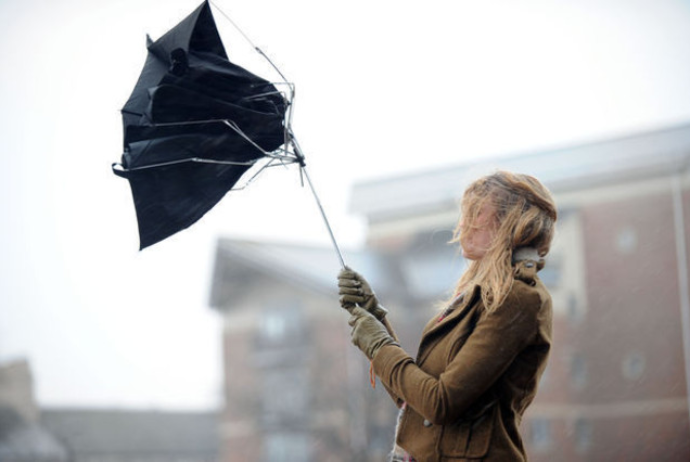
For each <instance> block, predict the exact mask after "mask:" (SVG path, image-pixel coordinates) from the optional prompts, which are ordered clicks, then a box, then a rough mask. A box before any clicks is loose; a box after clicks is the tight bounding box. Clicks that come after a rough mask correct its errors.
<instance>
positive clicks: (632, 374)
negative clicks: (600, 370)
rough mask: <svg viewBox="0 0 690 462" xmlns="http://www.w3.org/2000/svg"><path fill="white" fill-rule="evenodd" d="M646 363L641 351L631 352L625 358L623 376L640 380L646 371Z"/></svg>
mask: <svg viewBox="0 0 690 462" xmlns="http://www.w3.org/2000/svg"><path fill="white" fill-rule="evenodd" d="M645 365H646V361H645V358H644V356H643V355H642V354H641V353H639V352H637V351H633V352H630V353H628V354H627V355H626V356H625V358H623V364H622V369H623V376H624V377H625V378H626V379H628V380H638V379H639V378H640V377H642V374H643V373H644V369H645Z"/></svg>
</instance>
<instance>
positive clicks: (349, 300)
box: [338, 294, 364, 306]
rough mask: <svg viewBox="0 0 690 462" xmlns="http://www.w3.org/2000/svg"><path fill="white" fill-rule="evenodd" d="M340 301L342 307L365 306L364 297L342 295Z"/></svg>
mask: <svg viewBox="0 0 690 462" xmlns="http://www.w3.org/2000/svg"><path fill="white" fill-rule="evenodd" d="M338 301H339V302H340V305H341V306H343V305H363V304H364V298H363V297H358V296H356V295H347V294H344V295H341V296H340V297H339V298H338Z"/></svg>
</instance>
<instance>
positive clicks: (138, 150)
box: [113, 1, 345, 266]
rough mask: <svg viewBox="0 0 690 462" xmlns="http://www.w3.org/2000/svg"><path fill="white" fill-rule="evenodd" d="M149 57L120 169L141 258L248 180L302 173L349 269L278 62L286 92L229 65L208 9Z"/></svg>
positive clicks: (132, 102)
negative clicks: (280, 170)
mask: <svg viewBox="0 0 690 462" xmlns="http://www.w3.org/2000/svg"><path fill="white" fill-rule="evenodd" d="M228 19H229V18H228ZM231 22H232V21H231ZM233 25H234V23H233ZM235 27H236V26H235ZM240 32H241V31H240ZM243 35H244V34H243ZM245 38H246V35H245ZM247 40H248V39H247ZM250 43H251V42H250ZM147 48H148V56H147V59H146V63H145V64H144V68H143V70H142V72H141V75H140V77H139V80H138V82H137V83H136V85H135V87H134V90H133V92H132V94H131V96H130V97H129V99H128V100H127V102H126V103H125V105H124V107H123V108H122V119H123V125H124V127H123V128H124V152H123V154H122V159H121V162H120V163H115V164H113V172H114V173H115V174H116V175H118V176H120V177H123V178H126V179H127V180H129V184H130V187H131V190H132V197H133V199H134V205H135V209H136V215H137V222H138V226H139V239H140V249H144V248H146V247H148V246H151V245H153V244H155V243H157V242H160V241H162V240H163V239H166V238H167V237H169V236H172V235H173V234H175V233H177V232H179V231H181V230H183V229H186V228H188V227H189V226H191V225H192V224H194V223H195V222H196V221H198V220H199V219H200V218H201V217H202V216H203V215H204V214H205V213H206V212H208V211H209V210H210V209H211V208H212V207H213V206H215V205H216V204H217V203H218V202H219V201H220V200H221V199H222V198H223V196H224V195H225V194H226V193H227V192H228V191H230V190H232V189H234V188H236V185H237V184H238V182H239V181H240V179H243V181H244V177H246V176H249V177H250V178H249V180H247V183H248V182H250V181H251V180H252V179H253V178H254V177H256V176H257V175H258V174H260V173H261V172H262V171H263V170H264V169H266V168H269V167H273V166H277V165H288V164H298V165H299V168H300V172H301V173H302V174H303V175H304V177H305V178H306V179H307V183H308V184H309V187H310V188H311V190H312V192H313V194H314V197H315V199H316V203H317V205H318V207H319V211H320V212H321V215H322V216H323V219H324V222H325V224H326V227H327V229H328V232H329V234H330V238H331V241H332V243H333V246H334V248H335V250H336V252H337V254H338V258H339V259H340V263H341V265H342V266H345V262H344V260H343V257H342V254H341V252H340V249H339V248H338V245H337V243H336V241H335V238H334V236H333V232H332V230H331V227H330V225H329V223H328V219H327V218H326V215H325V213H324V211H323V208H322V206H321V203H320V201H319V198H318V196H317V194H316V192H315V190H314V187H313V185H312V182H311V179H310V178H309V175H308V173H307V171H306V166H305V161H304V155H303V154H302V152H301V150H300V148H299V144H298V143H297V140H296V139H295V137H294V135H293V133H292V129H291V115H292V114H291V109H292V102H293V96H294V87H293V85H292V84H291V83H289V82H288V81H287V80H286V79H285V78H284V77H283V75H282V73H280V71H278V69H277V68H275V66H274V65H273V63H272V62H270V60H268V61H269V63H270V64H271V65H273V67H274V69H275V70H276V71H277V72H278V74H280V76H281V78H282V80H283V81H282V82H279V83H272V82H269V81H268V80H265V79H263V78H261V77H259V76H257V75H254V74H252V73H251V72H249V71H247V70H246V69H244V68H242V67H240V66H238V65H237V64H235V63H233V62H231V61H230V60H229V58H228V55H227V53H226V51H225V47H224V46H223V42H222V41H221V38H220V35H219V33H218V30H217V28H216V24H215V21H214V19H213V15H212V12H211V8H210V4H209V2H208V1H205V2H204V3H202V4H201V6H199V7H198V8H197V9H196V10H195V11H194V12H193V13H192V14H190V15H189V16H188V17H187V18H185V19H184V20H183V21H182V22H180V23H179V24H178V25H177V26H175V27H174V28H173V29H171V30H170V31H168V32H167V33H166V34H165V35H163V36H162V37H161V38H159V39H158V40H156V41H155V42H153V41H151V40H150V39H148V44H147ZM254 48H255V49H256V50H257V51H258V52H259V53H260V54H261V55H263V56H264V57H266V55H265V54H264V53H263V52H262V51H261V50H260V49H259V48H257V47H254ZM266 59H268V58H267V57H266Z"/></svg>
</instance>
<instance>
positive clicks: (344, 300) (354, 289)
mask: <svg viewBox="0 0 690 462" xmlns="http://www.w3.org/2000/svg"><path fill="white" fill-rule="evenodd" d="M338 289H339V292H338V293H339V294H340V306H342V307H343V308H345V309H346V310H348V311H349V310H350V309H351V308H352V307H353V305H359V306H361V307H362V308H364V309H365V310H367V311H368V312H369V313H371V314H373V315H374V316H376V319H378V320H379V321H383V318H385V317H386V315H387V314H388V310H387V309H385V308H384V307H382V306H381V304H380V303H379V301H378V299H377V298H376V295H375V294H374V291H373V290H372V289H371V286H370V285H369V283H368V282H367V280H366V279H364V277H362V275H361V274H359V273H358V272H356V271H354V270H352V269H350V268H349V267H347V266H346V267H345V268H343V269H341V270H340V273H338Z"/></svg>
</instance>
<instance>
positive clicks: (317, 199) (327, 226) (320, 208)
mask: <svg viewBox="0 0 690 462" xmlns="http://www.w3.org/2000/svg"><path fill="white" fill-rule="evenodd" d="M302 171H303V172H304V177H305V178H306V179H307V183H308V184H309V189H311V192H312V194H313V195H314V199H315V200H316V205H317V206H318V207H319V211H320V212H321V217H323V222H324V223H325V224H326V229H328V234H329V236H331V242H332V243H333V247H334V248H335V251H336V253H337V254H338V258H339V259H340V266H342V267H343V268H345V259H344V258H343V254H342V252H341V251H340V247H338V243H337V242H336V241H335V236H334V235H333V230H332V229H331V225H330V223H329V222H328V218H327V217H326V212H324V210H323V206H322V205H321V201H320V200H319V196H318V194H316V190H315V189H314V185H313V184H312V182H311V178H309V173H308V172H307V167H306V166H302Z"/></svg>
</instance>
